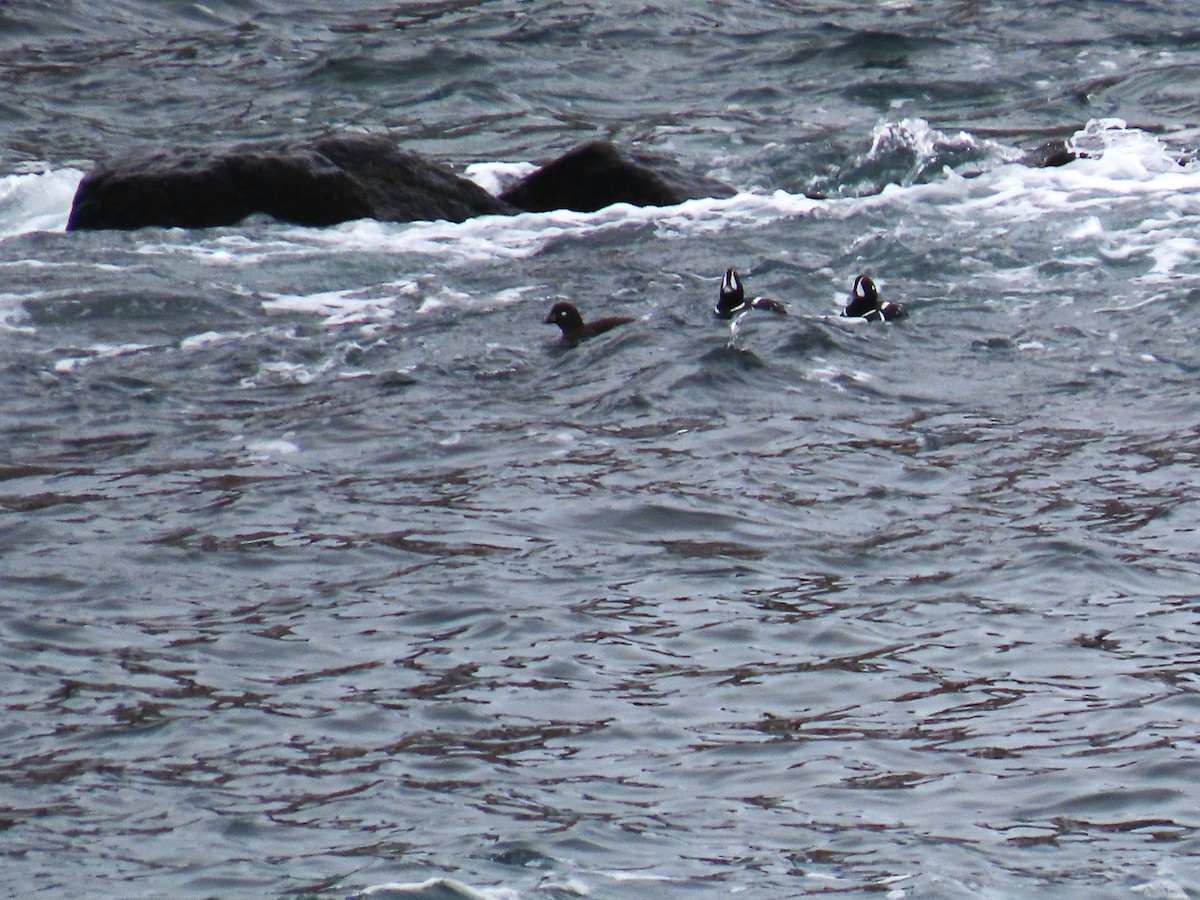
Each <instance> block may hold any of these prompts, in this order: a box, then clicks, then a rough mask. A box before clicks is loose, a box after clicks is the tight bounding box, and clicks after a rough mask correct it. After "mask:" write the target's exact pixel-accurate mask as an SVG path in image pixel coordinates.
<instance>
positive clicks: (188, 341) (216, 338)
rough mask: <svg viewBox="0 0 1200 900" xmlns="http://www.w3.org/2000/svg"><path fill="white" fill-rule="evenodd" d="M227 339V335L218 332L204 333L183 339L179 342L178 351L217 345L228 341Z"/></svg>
mask: <svg viewBox="0 0 1200 900" xmlns="http://www.w3.org/2000/svg"><path fill="white" fill-rule="evenodd" d="M228 338H229V336H228V335H226V334H222V333H221V332H220V331H206V332H204V333H203V334H193V335H192V336H191V337H186V338H184V339H183V340H182V341H180V342H179V349H180V350H197V349H199V348H200V347H207V346H209V345H211V344H219V343H221V342H222V341H224V340H228Z"/></svg>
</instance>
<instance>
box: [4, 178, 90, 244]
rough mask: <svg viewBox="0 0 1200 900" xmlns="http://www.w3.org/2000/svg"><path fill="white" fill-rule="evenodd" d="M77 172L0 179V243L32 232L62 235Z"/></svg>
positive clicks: (75, 186)
mask: <svg viewBox="0 0 1200 900" xmlns="http://www.w3.org/2000/svg"><path fill="white" fill-rule="evenodd" d="M82 178H83V172H81V171H79V170H78V169H54V170H50V171H47V172H42V173H30V174H26V175H6V176H4V177H3V178H0V239H2V238H6V237H12V236H13V235H18V234H27V233H29V232H32V231H65V230H66V227H67V220H68V219H69V218H70V216H71V203H72V202H73V201H74V199H75V190H76V188H78V187H79V182H80V180H82Z"/></svg>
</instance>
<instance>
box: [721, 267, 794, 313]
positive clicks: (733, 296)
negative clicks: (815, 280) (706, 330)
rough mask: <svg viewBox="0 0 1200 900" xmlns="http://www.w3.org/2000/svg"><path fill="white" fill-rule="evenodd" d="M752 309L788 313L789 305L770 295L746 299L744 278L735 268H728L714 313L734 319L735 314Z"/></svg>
mask: <svg viewBox="0 0 1200 900" xmlns="http://www.w3.org/2000/svg"><path fill="white" fill-rule="evenodd" d="M751 309H764V310H766V311H767V312H773V313H779V314H780V315H783V316H786V315H787V307H785V306H784V305H783V304H782V303H780V302H779V301H778V300H772V299H771V298H770V297H755V298H753V299H751V300H747V299H746V289H745V288H744V287H742V279H741V278H739V277H738V273H737V271H736V270H734V269H726V270H725V277H724V278H723V279H722V280H721V294H720V296H719V297H718V298H717V305H716V306H714V307H713V315H714V316H716V317H717V318H718V319H732V318H733V317H734V316H736V315H738V314H740V313H744V312H746V311H747V310H751Z"/></svg>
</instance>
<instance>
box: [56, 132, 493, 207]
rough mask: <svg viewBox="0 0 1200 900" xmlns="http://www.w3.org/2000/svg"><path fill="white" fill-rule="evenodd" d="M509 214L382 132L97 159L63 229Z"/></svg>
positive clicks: (476, 189) (470, 184)
mask: <svg viewBox="0 0 1200 900" xmlns="http://www.w3.org/2000/svg"><path fill="white" fill-rule="evenodd" d="M512 212H514V210H513V209H512V208H510V207H508V206H507V205H506V204H504V203H502V202H501V201H499V200H497V199H496V198H495V197H493V196H492V195H491V194H489V193H487V191H485V190H483V189H482V188H481V187H479V186H478V185H476V184H475V183H474V182H471V181H468V180H467V179H465V178H460V177H458V176H457V175H455V174H454V173H453V172H452V171H450V170H449V169H448V168H446V167H445V166H442V165H440V164H438V163H435V162H431V161H430V160H427V159H425V158H423V157H421V156H418V155H417V154H415V153H411V152H408V151H404V150H400V149H398V148H397V147H396V146H395V145H394V144H393V143H392V142H391V141H389V140H387V139H386V138H382V137H369V136H359V135H341V136H334V137H326V138H321V139H318V140H315V141H311V142H304V143H294V144H281V145H268V144H251V145H240V146H236V147H232V148H229V149H227V150H213V151H207V150H159V151H153V152H144V153H140V154H133V155H130V156H126V157H123V158H120V159H116V160H113V161H109V162H104V163H101V164H100V165H98V166H97V167H96V168H95V169H93V170H92V171H91V172H90V173H89V174H88V175H86V176H85V177H84V179H83V180H82V181H81V182H80V184H79V188H78V190H77V191H76V193H75V200H74V203H73V204H72V207H71V216H70V220H69V222H68V224H67V228H68V230H80V229H99V228H115V229H133V228H142V227H145V226H160V227H183V228H206V227H214V226H219V225H233V224H236V223H237V222H240V221H241V220H242V219H244V218H246V217H247V216H249V215H253V214H255V213H265V214H266V215H269V216H271V217H273V218H275V219H279V220H280V221H283V222H291V223H294V224H297V225H312V226H319V225H333V224H336V223H338V222H346V221H350V220H353V219H362V218H368V217H369V218H375V219H381V220H385V221H393V222H411V221H434V220H438V219H446V220H449V221H452V222H461V221H463V220H465V219H469V218H471V217H473V216H479V215H488V214H503V213H512Z"/></svg>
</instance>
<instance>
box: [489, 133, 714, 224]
mask: <svg viewBox="0 0 1200 900" xmlns="http://www.w3.org/2000/svg"><path fill="white" fill-rule="evenodd" d="M735 193H736V191H735V190H734V189H733V188H732V187H730V186H729V185H727V184H723V183H722V182H720V181H716V180H715V179H712V178H706V177H703V176H690V175H684V174H681V173H678V172H674V171H671V170H669V169H667V168H665V167H664V163H663V162H662V161H661V160H657V159H654V158H652V157H649V156H645V155H642V154H636V155H635V154H631V153H624V152H622V151H621V150H618V149H617V148H616V147H614V146H613V145H612V144H609V143H606V142H604V141H592V142H590V143H587V144H582V145H580V146H578V147H576V148H575V149H574V150H571V151H570V152H568V153H566V154H564V155H563V156H560V157H559V158H558V159H556V160H554V161H553V162H550V163H547V164H546V165H544V166H542V167H541V168H540V169H538V170H537V171H535V172H532V173H531V174H530V175H528V176H527V177H525V178H523V179H522V180H521V181H519V182H517V183H516V184H515V185H513V186H512V187H511V188H509V189H508V190H506V191H505V192H504V193H502V194H501V195H500V199H501V200H502V201H504V202H505V203H508V204H511V205H512V206H515V207H517V208H518V209H522V210H525V211H526V212H548V211H550V210H553V209H570V210H575V211H576V212H595V211H596V210H598V209H603V208H604V207H606V206H611V205H612V204H614V203H630V204H633V205H634V206H674V205H675V204H676V203H682V202H683V201H685V200H694V199H698V198H700V197H732V196H733V195H734V194H735Z"/></svg>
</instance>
